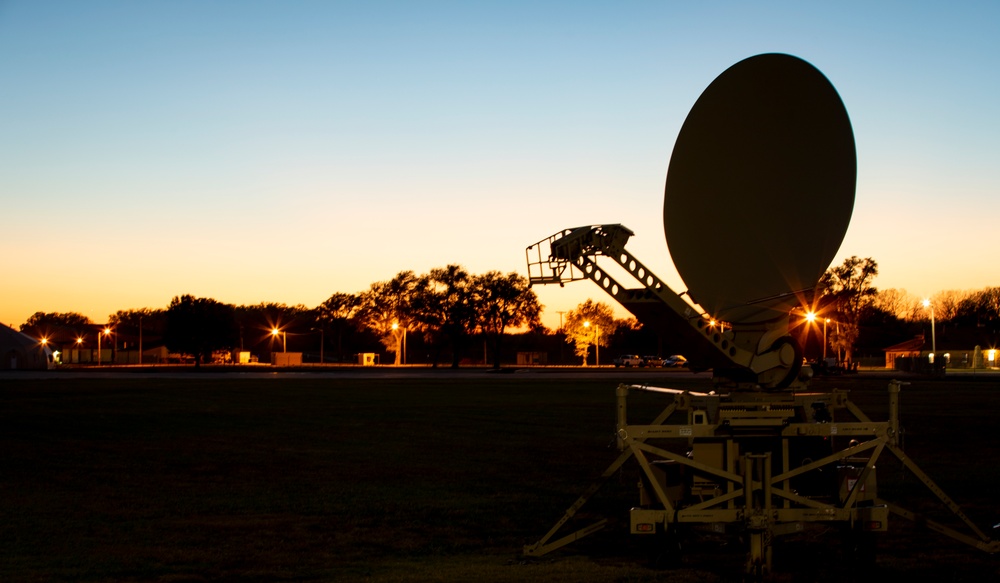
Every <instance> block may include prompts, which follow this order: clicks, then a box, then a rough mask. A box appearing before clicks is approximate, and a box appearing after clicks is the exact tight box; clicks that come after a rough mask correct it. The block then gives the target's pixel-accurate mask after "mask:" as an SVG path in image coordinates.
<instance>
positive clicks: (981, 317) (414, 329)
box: [21, 257, 1000, 367]
mask: <svg viewBox="0 0 1000 583" xmlns="http://www.w3.org/2000/svg"><path fill="white" fill-rule="evenodd" d="M877 276H878V264H877V262H876V261H875V260H874V259H872V258H870V257H869V258H859V257H850V258H848V259H846V260H844V262H843V263H842V264H841V265H837V266H834V267H831V268H830V269H828V270H827V271H826V272H825V273H824V274H823V276H822V278H821V279H820V281H819V284H818V286H817V288H816V290H815V292H814V295H813V298H812V300H811V302H812V306H811V310H812V311H814V312H815V313H816V314H817V315H818V317H819V318H820V319H821V320H820V321H821V322H822V321H825V320H826V319H829V322H830V330H829V334H828V337H827V338H826V342H827V346H828V347H829V348H830V349H832V350H833V351H835V353H839V354H841V355H842V357H843V358H842V360H844V361H847V362H851V361H853V360H854V359H855V354H857V353H859V352H860V354H867V355H875V354H879V353H881V351H882V350H883V349H884V348H886V347H888V346H891V345H893V344H897V343H899V342H902V341H904V340H908V339H910V338H912V337H913V336H914V335H915V334H916V333H917V332H921V331H923V330H924V329H925V328H926V326H927V324H928V323H929V317H930V310H931V309H933V310H934V314H935V318H936V322H937V326H938V331H939V332H938V333H939V334H940V333H941V332H942V331H944V330H948V329H949V328H951V329H956V328H964V329H975V330H977V331H979V333H980V334H981V335H983V334H985V335H987V336H989V335H991V334H992V336H993V337H997V336H998V334H1000V287H988V288H984V289H981V290H974V291H945V292H940V293H938V294H935V295H934V296H933V297H931V298H928V300H929V305H927V306H925V305H924V299H923V298H918V297H916V296H913V295H912V294H909V293H907V292H906V291H905V290H898V289H886V290H879V289H877V288H876V287H875V285H874V281H875V278H876V277H877ZM541 311H542V306H541V305H540V304H539V302H538V298H537V296H536V295H535V293H534V292H533V291H532V290H531V288H530V286H529V284H528V281H527V280H526V279H525V278H524V277H523V276H521V275H519V274H517V273H516V272H510V273H506V274H504V273H501V272H499V271H488V272H486V273H483V274H472V273H469V272H468V271H467V270H466V269H464V268H463V267H462V266H460V265H454V264H452V265H447V266H445V267H440V268H435V269H432V270H430V271H429V272H428V273H425V274H421V275H417V274H416V273H414V272H413V271H401V272H399V273H398V274H396V276H395V277H393V278H392V279H390V280H387V281H379V282H375V283H372V284H371V285H370V286H369V287H368V289H366V290H363V291H360V292H357V293H342V292H337V293H334V294H333V295H331V296H330V297H329V298H328V299H327V300H326V301H324V302H323V303H322V304H320V305H319V306H316V307H313V308H309V307H306V306H303V305H296V306H287V305H284V304H278V303H261V304H257V305H240V306H236V305H230V304H225V303H222V302H218V301H216V300H214V299H211V298H198V297H194V296H191V295H182V296H177V297H175V298H173V300H172V301H171V303H170V305H169V306H167V307H166V308H164V309H151V308H143V309H138V310H120V311H118V312H116V313H115V314H112V315H110V316H109V317H108V325H109V326H111V327H114V328H116V329H117V330H121V331H123V332H125V333H126V334H131V335H132V336H135V335H136V334H137V333H138V332H139V331H140V330H141V331H142V332H143V333H144V334H146V335H147V338H152V339H156V338H159V339H161V340H162V342H163V344H164V345H165V346H167V348H168V349H169V350H170V351H171V352H176V353H182V354H186V355H190V356H192V357H194V359H195V362H196V363H202V362H208V361H209V359H210V358H211V356H212V354H213V352H215V351H219V350H233V349H236V348H239V349H240V350H243V349H253V350H258V351H260V350H261V349H262V348H263V349H267V350H268V351H273V350H274V347H275V343H279V342H280V343H281V344H278V346H280V347H282V349H283V348H284V345H285V343H287V341H288V339H289V338H291V339H292V345H293V346H298V347H299V348H300V349H301V347H302V346H304V345H306V340H308V341H309V344H308V345H310V346H317V345H322V346H324V347H330V349H331V350H330V352H331V353H332V355H331V356H332V360H335V361H344V360H347V356H348V355H353V354H356V353H358V352H374V351H378V349H379V348H384V349H386V351H388V352H390V353H393V355H394V359H395V363H396V364H400V363H402V358H403V354H404V351H405V350H406V346H407V345H411V346H412V345H415V348H418V349H419V350H420V351H421V355H422V361H424V362H429V363H431V364H434V365H435V366H436V365H438V364H439V363H443V362H445V361H450V364H451V366H452V367H457V366H459V364H460V362H461V361H462V359H463V358H464V357H466V356H467V355H470V353H471V351H472V348H473V345H474V344H476V345H478V343H479V342H480V341H482V342H485V343H486V344H488V345H489V347H490V348H491V353H492V360H493V362H492V364H493V366H494V367H499V366H500V355H501V344H502V341H503V339H504V336H505V335H506V334H507V333H508V332H509V331H510V330H512V329H528V330H532V331H535V332H541V331H543V330H544V328H543V327H542V325H541V322H540V315H541ZM565 316H566V317H565V321H564V322H561V328H560V330H557V331H556V332H557V333H558V334H559V335H561V339H560V340H559V341H560V342H566V343H568V344H569V345H570V346H571V347H572V352H573V354H574V355H575V356H576V357H578V358H581V359H582V362H583V363H586V362H587V359H588V358H591V357H592V356H593V357H596V356H597V355H596V354H595V353H596V352H597V351H599V350H600V349H601V348H604V349H608V348H610V347H612V346H615V347H617V348H618V349H619V350H624V351H631V352H637V353H638V352H643V353H646V352H648V353H654V352H655V348H653V347H654V346H656V345H657V339H656V338H650V336H649V334H648V333H647V334H643V330H642V326H641V324H640V323H639V322H637V321H636V320H635V319H634V318H627V319H616V318H615V317H614V312H613V310H612V308H611V307H610V306H609V305H607V304H605V303H603V302H594V301H592V300H587V301H585V302H583V303H582V304H580V305H578V306H577V307H576V308H574V309H573V310H571V311H569V312H566V314H565ZM87 325H91V323H90V321H89V320H88V319H87V318H86V317H85V316H82V315H81V314H77V313H73V312H70V313H62V314H60V313H42V312H37V313H35V314H34V315H32V316H31V317H30V318H29V319H28V320H27V322H25V323H24V324H22V325H21V331H22V332H25V333H27V334H29V335H33V336H36V337H43V336H50V337H51V336H52V335H53V333H54V332H55V331H56V330H58V329H63V330H72V329H74V327H76V328H79V327H81V326H87ZM815 333H816V331H815V330H813V331H812V334H813V335H815ZM799 334H800V344H803V345H804V346H805V347H808V344H809V342H810V338H809V336H808V334H809V330H805V329H800V330H799ZM317 337H318V338H317ZM317 340H318V341H317ZM812 342H814V343H815V342H816V340H815V339H814V340H812ZM994 343H996V342H994ZM640 347H642V348H640ZM321 351H322V348H321ZM484 352H485V351H484ZM608 356H609V357H610V356H612V355H608ZM324 360H325V359H324ZM609 360H610V358H609V359H608V360H606V361H605V362H608V361H609Z"/></svg>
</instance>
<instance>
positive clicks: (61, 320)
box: [20, 312, 90, 340]
mask: <svg viewBox="0 0 1000 583" xmlns="http://www.w3.org/2000/svg"><path fill="white" fill-rule="evenodd" d="M89 325H90V318H87V317H86V316H84V315H83V314H78V313H76V312H64V313H59V312H50V313H45V312H35V313H34V314H32V315H31V317H30V318H28V320H27V321H26V322H25V323H24V324H21V326H20V330H21V332H23V333H24V334H27V335H28V336H31V337H33V338H48V339H49V340H53V339H60V340H64V339H66V338H77V337H80V336H82V335H84V334H85V333H86V329H87V327H88V326H89Z"/></svg>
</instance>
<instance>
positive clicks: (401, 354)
mask: <svg viewBox="0 0 1000 583" xmlns="http://www.w3.org/2000/svg"><path fill="white" fill-rule="evenodd" d="M392 333H393V334H394V335H395V336H396V364H397V365H399V364H406V327H403V335H402V336H400V335H399V322H393V323H392ZM400 346H402V350H400Z"/></svg>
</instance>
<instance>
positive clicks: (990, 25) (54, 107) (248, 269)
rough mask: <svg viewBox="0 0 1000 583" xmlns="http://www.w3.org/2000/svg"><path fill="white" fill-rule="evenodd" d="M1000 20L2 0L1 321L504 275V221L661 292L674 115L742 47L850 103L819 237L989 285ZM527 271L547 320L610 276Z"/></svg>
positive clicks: (848, 251) (513, 264)
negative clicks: (844, 163) (773, 56)
mask: <svg viewBox="0 0 1000 583" xmlns="http://www.w3.org/2000/svg"><path fill="white" fill-rule="evenodd" d="M761 4H762V5H761ZM998 28H1000V3H996V2H979V3H977V2H952V3H947V4H945V3H941V4H940V5H939V6H937V7H935V6H931V5H930V3H918V4H914V3H906V2H880V3H869V2H838V3H826V4H819V3H801V2H772V3H731V2H710V3H709V2H705V3H693V2H619V3H596V2H595V3H589V2H572V3H571V2H495V3H494V2H228V1H216V2H185V1H174V2H154V1H148V2H124V1H123V2H108V1H101V0H90V1H87V2H54V1H53V2H50V1H45V0H41V1H31V2H27V1H17V0H6V1H4V0H0V202H2V209H3V210H2V211H0V217H2V222H3V229H2V230H0V257H2V260H0V261H2V263H0V269H2V272H3V277H2V278H0V321H2V322H4V323H7V324H13V325H15V326H17V325H18V324H20V323H21V322H23V321H24V320H25V319H26V318H27V317H28V316H30V315H31V313H33V312H35V311H45V312H54V311H60V312H62V311H78V312H82V313H84V314H86V315H87V316H89V317H91V318H92V319H94V320H95V321H104V319H105V318H106V317H107V315H108V314H110V313H113V312H114V311H115V310H117V309H127V308H140V307H165V306H166V305H167V304H168V303H169V301H170V298H171V297H173V296H175V295H180V294H184V293H192V294H195V295H199V296H209V297H214V298H216V299H218V300H220V301H226V302H231V303H237V304H240V303H258V302H261V301H274V302H284V303H287V304H299V303H301V304H305V305H306V306H310V307H311V306H315V305H317V304H319V303H321V302H322V301H323V300H325V299H326V298H327V297H329V296H330V294H332V293H333V292H337V291H344V292H355V291H360V290H362V289H365V288H367V286H368V284H370V283H371V282H373V281H377V280H384V279H389V278H391V277H392V276H393V275H395V274H396V273H397V272H399V271H401V270H404V269H412V270H414V271H417V272H424V271H426V270H429V269H430V268H433V267H438V266H443V265H446V264H448V263H460V264H462V265H464V266H466V267H467V268H468V269H470V270H472V271H474V272H483V271H486V270H490V269H499V270H501V271H512V270H516V271H519V272H522V273H524V272H525V267H524V253H523V250H524V248H525V247H526V246H527V245H529V244H531V243H534V242H535V241H537V240H539V239H542V238H544V237H546V236H548V235H550V234H552V233H554V232H556V231H558V230H560V229H562V228H566V227H572V226H578V225H583V224H600V223H623V224H625V225H626V226H628V227H630V228H631V229H632V230H633V231H635V232H636V237H635V239H634V240H633V242H632V243H631V244H630V246H629V247H630V249H631V250H632V251H633V253H635V254H636V255H637V256H638V257H639V258H640V259H642V260H643V261H644V262H645V263H646V264H647V265H648V266H649V267H650V268H652V269H653V271H654V272H656V273H657V274H659V275H661V276H662V277H663V278H664V279H665V280H666V281H667V282H668V283H669V284H670V285H672V286H674V287H675V289H676V291H682V290H684V289H685V286H684V285H683V283H682V282H681V281H680V280H679V278H678V277H677V275H676V272H675V271H674V270H673V267H672V264H671V262H670V259H669V254H668V250H667V247H666V243H665V241H664V237H663V227H662V201H663V183H664V179H665V175H666V169H667V165H668V163H669V159H670V152H671V150H672V148H673V142H674V139H675V138H676V136H677V132H678V131H679V129H680V126H681V124H682V123H683V121H684V118H685V116H686V115H687V112H688V110H689V109H690V107H691V105H693V103H694V102H695V100H696V99H697V98H698V95H699V94H700V93H701V91H702V90H703V89H704V88H705V87H706V86H707V85H708V84H709V83H711V81H712V80H713V79H714V78H715V77H716V76H717V75H718V74H720V73H721V72H722V71H723V70H725V69H726V68H727V67H729V66H730V65H732V64H733V63H735V62H737V61H739V60H742V59H744V58H746V57H749V56H751V55H754V54H758V53H763V52H785V53H790V54H793V55H796V56H799V57H802V58H804V59H806V60H808V61H809V62H811V63H812V64H814V65H815V66H816V67H818V68H819V69H820V70H821V71H823V72H824V74H826V75H827V77H828V78H829V79H830V80H831V82H832V83H833V84H834V86H835V87H836V88H837V90H838V91H839V92H840V95H841V97H842V99H843V101H844V103H845V105H846V107H847V110H848V113H849V115H850V116H851V120H852V123H853V127H854V133H855V139H856V141H857V150H858V189H857V201H856V204H855V211H854V218H853V220H852V224H851V227H850V229H849V231H848V235H847V237H846V239H845V241H844V244H843V246H842V247H841V252H840V254H839V255H838V259H837V260H836V262H839V261H840V260H841V259H842V258H843V257H846V256H850V255H860V256H865V257H868V256H870V257H873V258H874V259H876V261H878V263H879V266H880V275H879V277H878V279H877V280H876V285H878V286H879V287H896V288H905V289H907V290H909V291H910V292H912V293H914V294H916V295H931V294H933V293H935V292H938V291H942V290H946V289H978V288H982V287H986V286H994V285H1000V277H998V276H1000V266H998V261H1000V258H998V257H997V251H996V236H995V233H996V231H997V229H996V225H997V222H998V220H1000V202H998V194H1000V164H998V163H997V162H998V160H1000V107H998V106H997V105H996V104H997V103H1000V75H997V73H996V71H997V70H1000V67H998V64H1000V63H998V60H1000V30H998ZM806 219H807V218H805V217H804V220H806ZM538 293H539V296H540V298H541V300H542V302H543V303H544V304H545V305H546V306H547V310H546V322H547V323H549V324H550V325H554V323H558V317H557V316H556V314H555V311H556V310H567V309H571V308H572V307H574V306H575V305H576V304H578V303H579V302H581V301H583V300H584V299H586V298H587V297H593V298H594V299H596V300H602V301H609V300H608V299H606V298H605V297H603V292H601V291H600V290H599V289H598V288H597V287H596V286H594V285H593V284H590V283H586V282H580V283H577V284H574V285H570V286H567V287H565V288H558V287H555V288H538Z"/></svg>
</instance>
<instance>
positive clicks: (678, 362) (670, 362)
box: [663, 354, 688, 367]
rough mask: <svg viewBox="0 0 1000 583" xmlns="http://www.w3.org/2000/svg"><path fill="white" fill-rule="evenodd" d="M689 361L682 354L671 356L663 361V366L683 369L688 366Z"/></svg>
mask: <svg viewBox="0 0 1000 583" xmlns="http://www.w3.org/2000/svg"><path fill="white" fill-rule="evenodd" d="M687 361H688V359H686V358H684V357H683V356H681V355H680V354H671V355H670V356H668V357H666V358H664V359H663V366H673V367H681V366H687Z"/></svg>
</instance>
